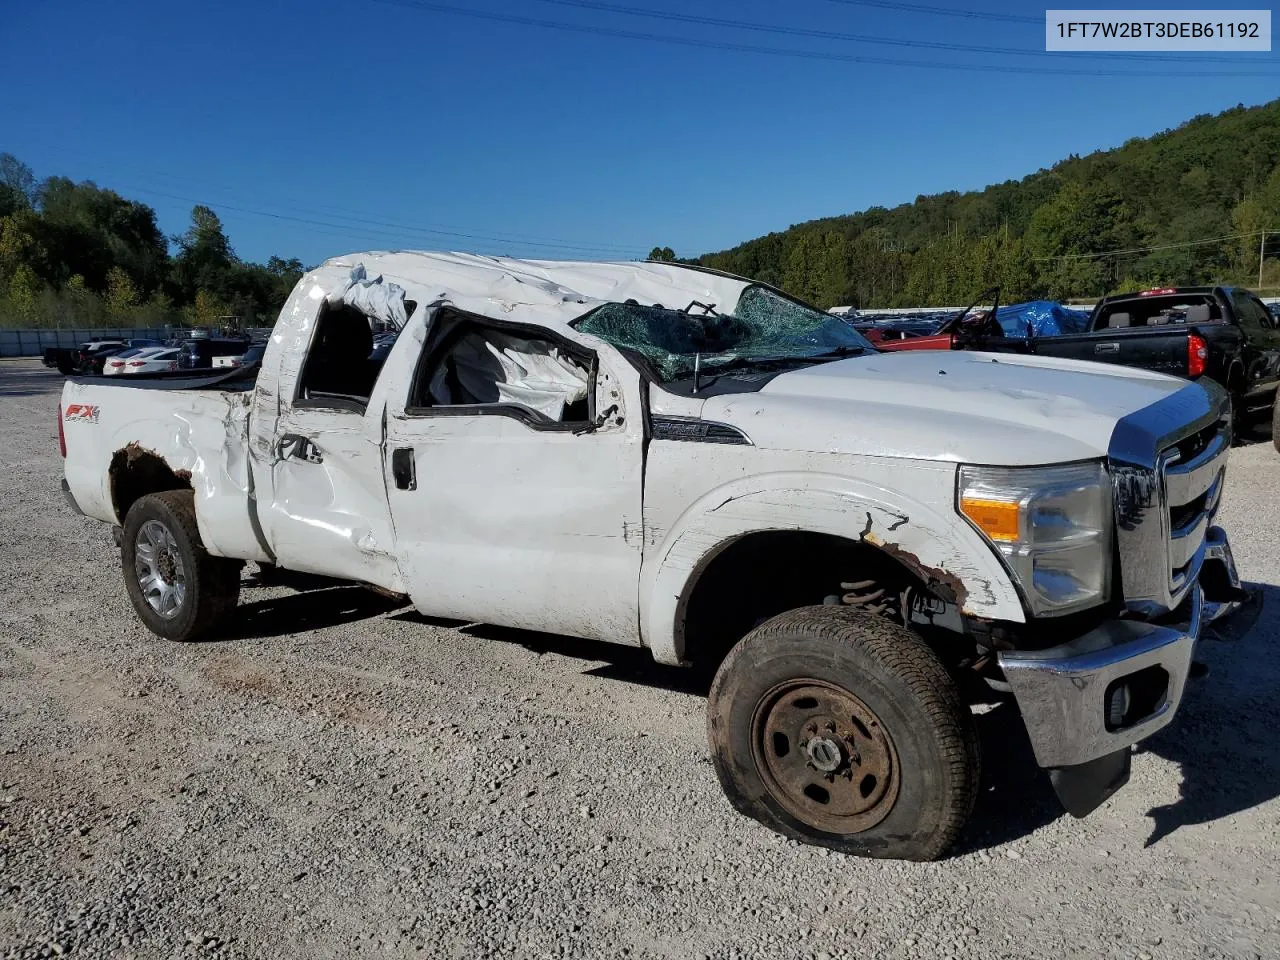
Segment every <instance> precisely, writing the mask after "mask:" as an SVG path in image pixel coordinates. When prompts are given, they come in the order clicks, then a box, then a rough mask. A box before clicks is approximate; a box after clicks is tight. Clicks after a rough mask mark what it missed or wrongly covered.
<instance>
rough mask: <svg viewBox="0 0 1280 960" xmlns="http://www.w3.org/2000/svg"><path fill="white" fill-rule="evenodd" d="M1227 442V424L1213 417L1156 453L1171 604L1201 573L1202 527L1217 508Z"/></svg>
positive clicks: (1179, 598) (1180, 597) (1229, 440)
mask: <svg viewBox="0 0 1280 960" xmlns="http://www.w3.org/2000/svg"><path fill="white" fill-rule="evenodd" d="M1230 446H1231V431H1230V428H1229V425H1227V424H1224V423H1218V424H1213V425H1211V426H1209V427H1206V428H1205V429H1203V430H1199V431H1197V432H1196V433H1195V434H1193V435H1192V436H1190V437H1188V438H1186V439H1185V440H1183V441H1180V442H1179V443H1176V444H1174V445H1171V446H1169V447H1167V448H1165V450H1163V451H1162V452H1161V454H1160V461H1159V462H1160V468H1161V470H1162V472H1163V474H1164V501H1165V509H1166V510H1167V512H1168V526H1167V530H1168V531H1169V533H1168V540H1169V548H1168V549H1169V595H1170V600H1171V601H1172V602H1173V604H1174V605H1177V603H1180V602H1181V600H1182V597H1183V595H1184V594H1185V593H1186V590H1187V587H1189V586H1190V585H1191V583H1192V582H1193V581H1194V580H1195V578H1196V577H1197V576H1198V575H1199V573H1200V564H1201V562H1202V561H1203V559H1204V542H1205V533H1206V531H1207V530H1208V529H1209V524H1210V521H1212V520H1213V517H1214V514H1215V513H1217V511H1218V500H1219V496H1220V494H1221V492H1222V481H1223V477H1224V475H1225V473H1226V469H1227V449H1228V448H1229V447H1230Z"/></svg>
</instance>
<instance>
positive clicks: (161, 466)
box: [107, 443, 191, 524]
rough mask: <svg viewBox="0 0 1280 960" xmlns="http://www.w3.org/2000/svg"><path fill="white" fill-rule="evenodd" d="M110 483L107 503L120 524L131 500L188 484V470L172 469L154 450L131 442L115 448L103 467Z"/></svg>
mask: <svg viewBox="0 0 1280 960" xmlns="http://www.w3.org/2000/svg"><path fill="white" fill-rule="evenodd" d="M107 478H108V481H109V482H110V486H111V505H112V506H113V507H114V508H115V511H116V519H117V520H118V521H119V522H120V523H121V524H123V523H124V518H125V517H126V516H128V515H129V508H130V507H132V506H133V504H134V502H135V501H137V500H138V499H139V498H141V497H145V496H146V495H147V494H149V493H160V492H162V491H164V490H182V489H184V488H185V489H190V488H191V473H190V471H188V470H173V469H172V468H171V467H170V466H169V464H167V463H166V462H165V460H164V457H162V456H160V455H159V454H158V453H153V452H152V451H150V450H147V449H146V448H145V447H140V446H138V445H137V444H136V443H131V444H129V445H128V446H127V447H124V448H122V449H120V450H117V451H116V452H115V453H114V454H113V455H112V457H111V465H110V466H109V467H108V468H107Z"/></svg>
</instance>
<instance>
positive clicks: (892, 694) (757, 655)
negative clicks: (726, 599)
mask: <svg viewBox="0 0 1280 960" xmlns="http://www.w3.org/2000/svg"><path fill="white" fill-rule="evenodd" d="M708 735H709V739H710V741H711V748H712V756H713V762H714V764H715V768H716V773H717V775H718V776H719V778H720V783H721V786H723V787H724V790H725V793H726V794H727V795H728V796H729V799H730V801H731V802H732V803H733V805H734V806H735V807H736V808H737V809H738V810H739V811H740V812H741V813H744V814H746V815H747V816H749V817H753V818H754V819H756V820H758V821H760V822H761V823H763V824H765V825H766V826H768V827H771V828H772V829H774V830H777V831H778V832H780V833H783V834H785V835H787V836H789V837H793V838H795V839H797V840H803V841H805V842H807V843H814V844H819V845H821V846H826V847H830V848H832V849H835V850H839V851H842V852H844V853H851V854H856V855H859V856H869V857H894V858H900V859H907V860H933V859H936V858H937V857H939V856H941V855H942V854H943V853H944V852H945V851H946V850H947V848H948V847H949V846H950V845H951V843H952V842H953V841H954V840H955V837H956V835H957V833H958V832H959V830H960V828H961V827H962V826H963V824H964V822H965V820H966V819H967V818H968V816H969V813H970V811H971V810H972V807H973V802H974V798H975V796H976V794H977V787H978V775H979V758H978V744H977V736H976V733H975V730H974V727H973V722H972V718H971V716H970V715H969V712H968V710H967V709H966V707H965V705H964V703H963V701H962V699H961V697H960V694H959V691H958V690H957V688H956V685H955V683H954V682H953V681H952V679H951V677H950V676H949V675H948V674H947V671H946V669H945V668H944V667H943V665H942V663H941V662H940V661H939V660H938V658H937V657H936V656H935V655H934V653H933V652H932V651H931V650H930V649H929V648H928V647H927V646H925V644H924V643H923V642H922V641H921V640H920V639H919V638H918V637H917V636H915V635H914V634H913V633H912V632H911V631H910V630H908V629H906V628H905V627H903V626H901V625H899V624H896V623H893V622H891V621H888V620H885V619H883V618H880V617H875V616H871V615H868V614H866V613H861V612H858V611H853V610H847V609H842V608H840V607H832V606H822V607H805V608H801V609H799V610H792V611H789V612H787V613H784V614H781V615H780V616H777V617H774V618H773V619H772V620H769V621H767V622H766V623H764V624H762V625H761V626H759V627H758V628H756V629H755V630H753V631H752V632H751V633H749V634H748V635H747V636H746V637H744V638H743V639H742V640H741V641H740V642H739V643H738V645H737V646H736V647H734V649H733V650H732V651H731V652H730V653H729V656H728V657H727V658H726V659H725V661H724V663H723V664H721V666H720V670H719V671H718V672H717V674H716V678H715V681H714V682H713V684H712V688H711V694H710V703H709V715H708Z"/></svg>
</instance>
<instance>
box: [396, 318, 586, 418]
mask: <svg viewBox="0 0 1280 960" xmlns="http://www.w3.org/2000/svg"><path fill="white" fill-rule="evenodd" d="M593 368H594V363H593V361H592V360H591V359H590V358H587V357H584V356H583V355H581V354H579V353H577V352H575V351H571V350H568V349H566V348H564V347H563V346H561V345H560V344H559V343H556V342H555V341H553V340H550V339H548V338H545V337H540V336H537V335H536V334H532V333H526V332H524V331H508V330H497V329H494V328H491V327H487V326H484V325H481V324H478V323H475V322H472V321H468V320H462V321H459V322H455V324H454V326H453V327H452V329H449V330H447V331H446V332H445V333H444V335H443V336H442V337H441V339H440V340H439V345H438V346H437V347H436V348H435V349H433V350H431V351H429V355H428V356H427V357H426V358H425V360H424V366H423V368H422V370H421V371H420V373H419V376H418V378H417V380H416V382H415V384H414V389H413V394H412V396H411V397H410V404H409V406H410V408H416V409H417V410H418V411H419V412H422V411H424V410H436V411H440V412H458V413H461V412H471V413H475V412H485V411H483V410H477V409H476V408H484V407H491V408H493V409H492V411H490V412H493V413H503V412H505V413H510V414H512V415H515V416H519V417H520V418H521V419H525V420H527V421H529V422H531V423H535V424H536V423H543V424H552V423H554V424H567V425H576V424H586V423H589V422H590V420H591V392H592V388H593V386H594V379H595V377H594V369H593Z"/></svg>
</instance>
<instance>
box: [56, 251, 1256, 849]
mask: <svg viewBox="0 0 1280 960" xmlns="http://www.w3.org/2000/svg"><path fill="white" fill-rule="evenodd" d="M366 267H368V269H367V270H366ZM374 324H387V325H390V326H392V327H394V328H396V329H398V330H399V331H400V335H399V336H398V337H397V338H396V340H395V343H394V345H393V346H392V347H391V348H390V350H389V352H387V353H386V355H385V357H380V358H377V359H373V358H371V357H370V354H371V349H372V347H373V343H374V338H373V334H372V326H373V325H374ZM265 351H266V352H265V354H264V355H263V357H262V361H261V364H260V365H255V366H252V367H245V368H243V369H242V370H241V371H240V372H239V376H237V372H236V371H234V370H233V371H230V372H228V373H227V374H225V375H221V376H219V377H218V378H216V381H215V384H214V385H209V386H205V385H203V381H200V380H194V381H193V380H191V379H183V380H177V381H175V382H172V383H154V384H147V387H148V389H141V388H140V387H141V386H142V385H141V384H139V385H134V384H128V383H122V382H119V381H117V382H113V383H111V384H108V383H106V382H105V381H101V380H100V381H89V380H85V381H76V380H71V381H68V382H67V384H66V385H65V387H64V388H63V394H62V408H61V416H60V419H59V422H60V431H59V432H60V438H61V441H62V449H63V455H64V456H65V458H66V460H65V476H64V481H63V484H64V490H65V491H66V492H67V493H68V496H69V499H70V501H71V503H72V505H73V506H74V507H75V508H76V509H77V510H79V511H81V512H83V513H84V514H86V515H88V516H90V517H93V518H95V519H97V520H100V521H102V522H104V523H108V524H111V525H112V526H113V527H116V528H117V531H118V532H117V537H118V542H119V544H120V546H121V563H122V565H123V570H124V580H125V589H126V590H127V591H128V593H129V597H130V599H131V601H132V603H133V607H134V609H135V610H136V611H137V614H138V616H139V618H140V619H141V620H142V622H143V623H144V624H145V625H146V626H147V627H148V628H149V629H150V630H151V631H153V632H154V633H156V634H158V635H160V636H163V637H168V638H170V639H173V640H190V639H194V638H196V637H199V636H201V635H207V634H209V633H215V634H216V632H217V631H218V629H219V628H220V627H221V626H222V625H223V624H224V623H225V620H226V618H227V617H228V616H230V615H232V614H233V611H234V609H235V606H236V601H237V597H238V595H239V592H240V579H241V577H240V568H241V566H242V564H243V562H244V561H254V562H257V563H259V564H264V565H275V566H276V567H279V568H284V569H290V570H299V571H307V572H311V573H318V574H324V575H327V576H331V577H339V578H342V579H345V580H349V581H353V582H357V583H363V584H368V585H370V586H372V587H374V588H377V589H379V590H381V591H384V592H389V593H392V594H398V595H402V596H404V598H405V601H406V602H411V603H412V604H413V605H414V606H415V607H417V609H418V610H419V611H421V612H422V613H423V614H426V615H428V616H435V617H448V618H452V619H456V620H462V621H465V622H468V623H470V622H477V621H479V622H487V623H492V624H498V625H502V626H509V627H519V628H524V629H530V630H542V631H547V632H552V633H558V634H562V635H567V636H570V637H583V638H586V639H588V640H598V641H606V642H610V643H620V644H629V645H632V646H644V647H648V648H649V650H650V651H651V652H652V654H653V656H654V657H655V658H656V659H657V660H659V661H661V662H663V663H668V664H689V665H703V666H705V667H706V668H708V669H716V668H717V666H718V669H717V672H716V674H715V681H714V683H713V684H712V686H711V690H710V696H709V708H710V709H709V718H708V719H709V725H708V735H709V740H710V753H711V760H712V763H713V766H714V769H715V771H716V773H717V775H718V776H719V779H720V783H721V785H722V786H723V787H724V789H725V792H726V793H727V794H728V796H729V798H730V799H731V800H732V802H733V804H734V805H735V806H736V807H737V808H738V809H739V810H740V811H742V812H743V813H745V814H747V815H749V816H751V817H754V818H756V819H757V820H760V821H761V822H763V823H765V824H767V825H768V826H770V827H772V828H773V829H775V830H778V831H780V832H781V833H783V834H785V835H786V836H789V837H792V838H795V839H799V840H804V841H807V842H810V843H818V844H823V845H825V846H829V847H832V848H834V849H836V850H841V851H844V852H846V853H856V854H863V855H867V856H877V857H885V856H891V857H906V858H910V859H932V858H934V857H937V856H940V855H941V854H942V853H943V852H944V851H945V850H946V849H947V847H948V846H949V845H950V844H951V842H952V840H953V839H954V838H955V837H956V834H957V833H958V832H959V830H960V827H961V825H962V824H963V823H964V821H965V819H966V817H967V816H968V815H969V812H970V809H971V808H972V806H973V803H974V800H975V797H976V796H977V792H978V789H979V756H978V754H979V741H978V737H977V732H976V728H975V725H974V719H973V716H972V715H971V713H970V710H969V708H968V705H967V704H966V702H965V700H964V698H963V696H962V693H961V691H962V690H963V689H965V685H966V684H970V683H979V684H980V683H982V682H983V681H988V682H989V683H990V684H991V685H992V686H994V687H995V688H996V689H997V690H1001V691H1007V692H1008V693H1009V694H1010V695H1011V696H1012V697H1013V698H1014V699H1016V701H1017V705H1018V708H1019V711H1018V713H1016V714H1011V719H1009V721H1008V722H1007V724H1006V729H1005V732H1004V735H1005V737H1006V738H1008V739H1005V740H1004V741H1003V743H998V744H997V745H996V749H1005V748H1008V749H1017V744H1018V743H1019V742H1023V743H1025V742H1026V737H1028V736H1029V738H1030V742H1031V746H1032V748H1033V749H1034V751H1035V756H1036V759H1037V761H1038V762H1039V764H1040V765H1041V766H1042V767H1045V768H1047V769H1048V770H1049V771H1050V782H1051V783H1052V784H1053V786H1054V788H1055V790H1056V791H1057V793H1058V796H1059V797H1060V798H1061V799H1062V801H1063V803H1064V804H1065V806H1066V807H1067V809H1068V810H1070V811H1071V812H1072V813H1073V814H1075V815H1076V816H1083V815H1084V814H1087V813H1088V812H1089V811H1091V810H1092V809H1094V808H1095V807H1097V806H1098V805H1099V804H1100V803H1102V801H1103V800H1105V799H1106V798H1107V797H1108V796H1110V795H1111V794H1112V793H1113V792H1114V791H1115V790H1116V789H1118V788H1119V787H1120V786H1121V785H1122V784H1123V783H1124V782H1125V780H1126V779H1127V778H1128V774H1129V763H1130V755H1131V753H1132V749H1131V748H1132V746H1133V745H1134V744H1135V743H1137V742H1139V741H1140V740H1143V739H1145V738H1146V737H1148V736H1150V735H1151V734H1153V733H1155V732H1156V731H1157V730H1159V729H1161V728H1163V727H1165V726H1166V725H1167V724H1169V723H1170V722H1171V721H1172V720H1173V719H1174V715H1175V713H1176V712H1177V710H1178V706H1179V704H1180V703H1181V702H1182V699H1183V694H1184V691H1185V682H1186V680H1187V678H1188V677H1189V676H1190V675H1191V667H1192V655H1193V652H1194V650H1195V647H1196V644H1197V641H1198V640H1199V638H1200V634H1201V632H1202V630H1203V631H1204V632H1205V633H1208V631H1207V629H1205V628H1206V627H1207V625H1208V623H1209V622H1210V621H1211V620H1213V619H1215V618H1217V617H1219V616H1221V615H1223V614H1224V613H1227V612H1229V611H1230V610H1231V609H1232V608H1234V607H1235V606H1238V605H1239V603H1240V602H1241V601H1242V600H1243V599H1244V598H1245V594H1243V591H1242V590H1241V589H1240V587H1239V577H1238V575H1237V573H1236V570H1235V565H1234V563H1233V562H1232V558H1231V550H1230V545H1229V543H1228V540H1227V535H1226V533H1225V532H1224V531H1223V530H1222V529H1221V528H1220V527H1219V526H1218V525H1217V524H1216V523H1215V517H1216V513H1217V509H1218V503H1219V500H1220V497H1221V494H1222V489H1223V485H1224V482H1225V481H1224V470H1225V467H1226V463H1227V447H1228V446H1229V444H1230V437H1231V426H1230V401H1229V400H1228V398H1227V395H1226V393H1225V392H1224V391H1223V390H1222V389H1221V388H1220V387H1217V386H1216V385H1214V384H1213V383H1211V382H1209V381H1201V382H1200V383H1188V382H1187V381H1185V380H1179V379H1176V378H1174V377H1168V376H1164V375H1161V374H1157V373H1150V372H1148V371H1145V370H1136V369H1130V368H1127V367H1119V366H1114V365H1103V364H1094V363H1084V362H1080V361H1074V360H1064V359H1058V358H1054V357H1044V356H1037V355H1034V354H1026V355H1024V354H1004V353H1001V354H988V353H977V352H972V351H945V352H944V351H939V352H936V353H935V352H928V351H902V352H898V353H880V352H878V351H877V350H876V349H875V348H874V347H873V346H872V345H871V344H870V343H869V342H868V341H867V340H865V339H864V338H863V337H862V335H861V334H859V333H858V332H857V331H856V330H855V329H854V328H853V327H852V326H851V325H850V324H848V323H846V322H845V321H843V320H841V319H839V318H837V317H833V316H831V315H830V314H827V313H824V312H821V311H818V310H816V309H814V308H812V307H810V306H807V305H806V304H804V303H801V302H799V301H797V300H795V299H793V298H792V297H789V296H788V295H786V294H785V293H783V292H782V291H780V290H776V289H774V288H772V287H769V286H768V285H766V284H762V283H753V282H751V281H749V280H744V279H741V278H737V277H731V276H728V275H726V274H722V273H718V272H715V271H708V270H702V269H698V268H694V267H690V266H685V265H681V264H673V263H671V264H667V263H554V262H550V261H527V260H525V261H522V260H512V259H504V258H494V257H477V256H467V255H464V254H446V253H408V252H396V253H369V254H365V255H363V256H359V257H339V258H337V259H334V260H330V261H329V262H327V263H325V264H324V265H323V266H321V267H319V268H317V269H315V270H312V271H310V272H308V273H307V274H306V276H304V277H303V278H302V279H301V280H300V281H299V283H298V285H297V287H296V288H295V290H294V292H293V294H292V296H291V297H290V298H289V300H288V302H287V303H286V304H285V306H284V308H283V310H282V311H281V313H280V318H279V320H278V321H277V323H276V326H275V329H274V331H273V332H272V335H271V338H270V340H269V341H268V342H267V344H266V347H265ZM366 358H369V359H366ZM586 649H590V648H589V647H588V648H586ZM591 655H592V656H594V655H595V654H594V653H593V654H591ZM593 711H594V712H593ZM584 712H585V713H586V714H588V715H590V716H592V717H594V716H595V715H596V713H598V712H599V705H588V706H587V707H586V708H585V711H584ZM1019 717H1020V719H1021V722H1018V720H1017V719H1016V718H1019ZM1020 728H1025V733H1024V732H1023V730H1022V729H1020ZM1181 736H1183V737H1184V738H1187V739H1188V740H1196V739H1198V738H1200V737H1201V736H1202V731H1201V730H1198V729H1197V728H1196V727H1195V726H1191V727H1189V728H1187V729H1185V730H1184V731H1183V732H1182V734H1181ZM1211 747H1212V744H1211V743H1208V742H1205V743H1204V749H1206V750H1207V749H1211ZM651 775H652V771H649V770H643V769H641V770H637V771H635V776H636V777H645V776H651ZM1136 806H1137V804H1135V803H1132V802H1131V803H1129V804H1128V805H1125V806H1123V807H1122V808H1121V809H1128V810H1132V809H1134V808H1135V807H1136ZM682 812H683V811H680V810H678V809H671V810H663V811H658V812H656V813H655V816H661V817H663V818H664V819H669V820H670V821H671V822H672V823H673V824H674V826H673V827H672V829H674V830H683V831H686V832H687V831H691V830H693V829H694V827H693V826H691V825H690V822H689V821H688V820H687V819H682V817H681V814H682Z"/></svg>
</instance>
